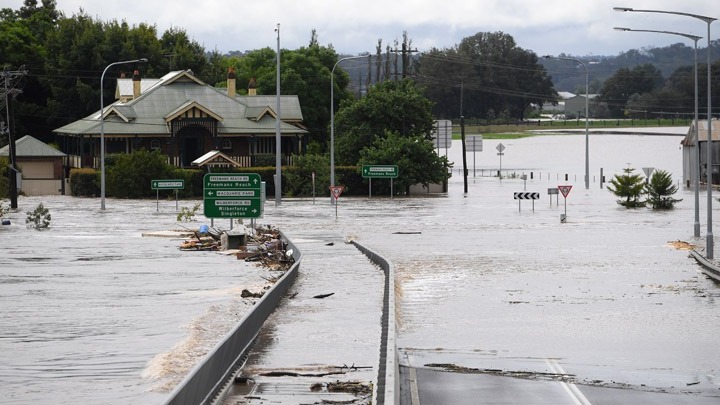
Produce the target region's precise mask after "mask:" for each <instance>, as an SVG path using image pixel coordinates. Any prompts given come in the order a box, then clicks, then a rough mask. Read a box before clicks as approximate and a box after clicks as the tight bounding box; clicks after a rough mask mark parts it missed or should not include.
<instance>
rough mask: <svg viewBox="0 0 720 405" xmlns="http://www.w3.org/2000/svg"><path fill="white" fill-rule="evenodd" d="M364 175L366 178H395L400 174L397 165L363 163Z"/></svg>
mask: <svg viewBox="0 0 720 405" xmlns="http://www.w3.org/2000/svg"><path fill="white" fill-rule="evenodd" d="M362 176H363V177H364V178H366V179H378V178H380V179H394V178H396V177H397V176H398V167H397V165H363V167H362Z"/></svg>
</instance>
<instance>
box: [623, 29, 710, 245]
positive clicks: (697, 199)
mask: <svg viewBox="0 0 720 405" xmlns="http://www.w3.org/2000/svg"><path fill="white" fill-rule="evenodd" d="M614 29H615V30H617V31H628V32H651V33H656V34H669V35H677V36H681V37H685V38H688V39H691V40H692V41H693V42H694V43H695V148H694V149H695V152H694V160H695V163H694V164H693V172H692V175H693V177H694V178H695V179H694V181H693V184H694V187H695V223H694V226H693V232H694V235H695V237H696V238H699V237H700V139H699V138H698V69H697V43H698V40H700V39H702V37H699V36H697V35H691V34H684V33H682V32H673V31H657V30H635V29H631V28H624V27H615V28H614Z"/></svg>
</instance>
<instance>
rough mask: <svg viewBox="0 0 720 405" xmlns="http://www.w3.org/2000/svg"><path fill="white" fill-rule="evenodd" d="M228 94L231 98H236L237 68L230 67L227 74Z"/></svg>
mask: <svg viewBox="0 0 720 405" xmlns="http://www.w3.org/2000/svg"><path fill="white" fill-rule="evenodd" d="M227 94H228V96H229V97H231V98H235V68H234V67H229V68H228V74H227Z"/></svg>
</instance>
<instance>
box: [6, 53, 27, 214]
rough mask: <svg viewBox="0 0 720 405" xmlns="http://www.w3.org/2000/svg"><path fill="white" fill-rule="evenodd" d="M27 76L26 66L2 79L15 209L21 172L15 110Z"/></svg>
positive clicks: (11, 195)
mask: <svg viewBox="0 0 720 405" xmlns="http://www.w3.org/2000/svg"><path fill="white" fill-rule="evenodd" d="M26 74H27V70H25V69H24V66H23V67H21V70H16V71H3V72H2V77H3V79H4V80H3V85H4V88H3V91H4V95H5V111H6V113H7V123H8V124H7V131H8V149H9V152H10V153H9V155H10V156H9V157H10V166H9V167H8V168H9V169H10V170H8V189H9V190H8V194H9V195H10V208H12V209H15V208H17V207H18V202H17V200H18V193H17V189H18V187H17V186H18V184H17V174H18V173H19V172H20V171H19V170H18V169H17V156H16V150H15V108H14V105H13V104H14V99H15V97H16V96H17V95H18V94H20V93H22V90H20V89H17V88H16V87H17V85H18V83H19V81H20V78H22V77H23V76H25V75H26Z"/></svg>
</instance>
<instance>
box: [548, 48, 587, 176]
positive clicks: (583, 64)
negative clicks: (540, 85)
mask: <svg viewBox="0 0 720 405" xmlns="http://www.w3.org/2000/svg"><path fill="white" fill-rule="evenodd" d="M543 57H544V58H545V59H562V60H571V61H574V62H577V63H579V64H580V65H582V67H583V69H585V190H587V189H589V188H590V136H589V132H590V129H589V128H590V123H589V122H588V116H589V115H590V108H589V98H590V92H589V88H590V86H589V83H588V82H589V80H588V77H589V73H588V68H587V65H585V63H583V61H581V60H580V59H575V58H568V57H565V56H551V55H546V56H543Z"/></svg>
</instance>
